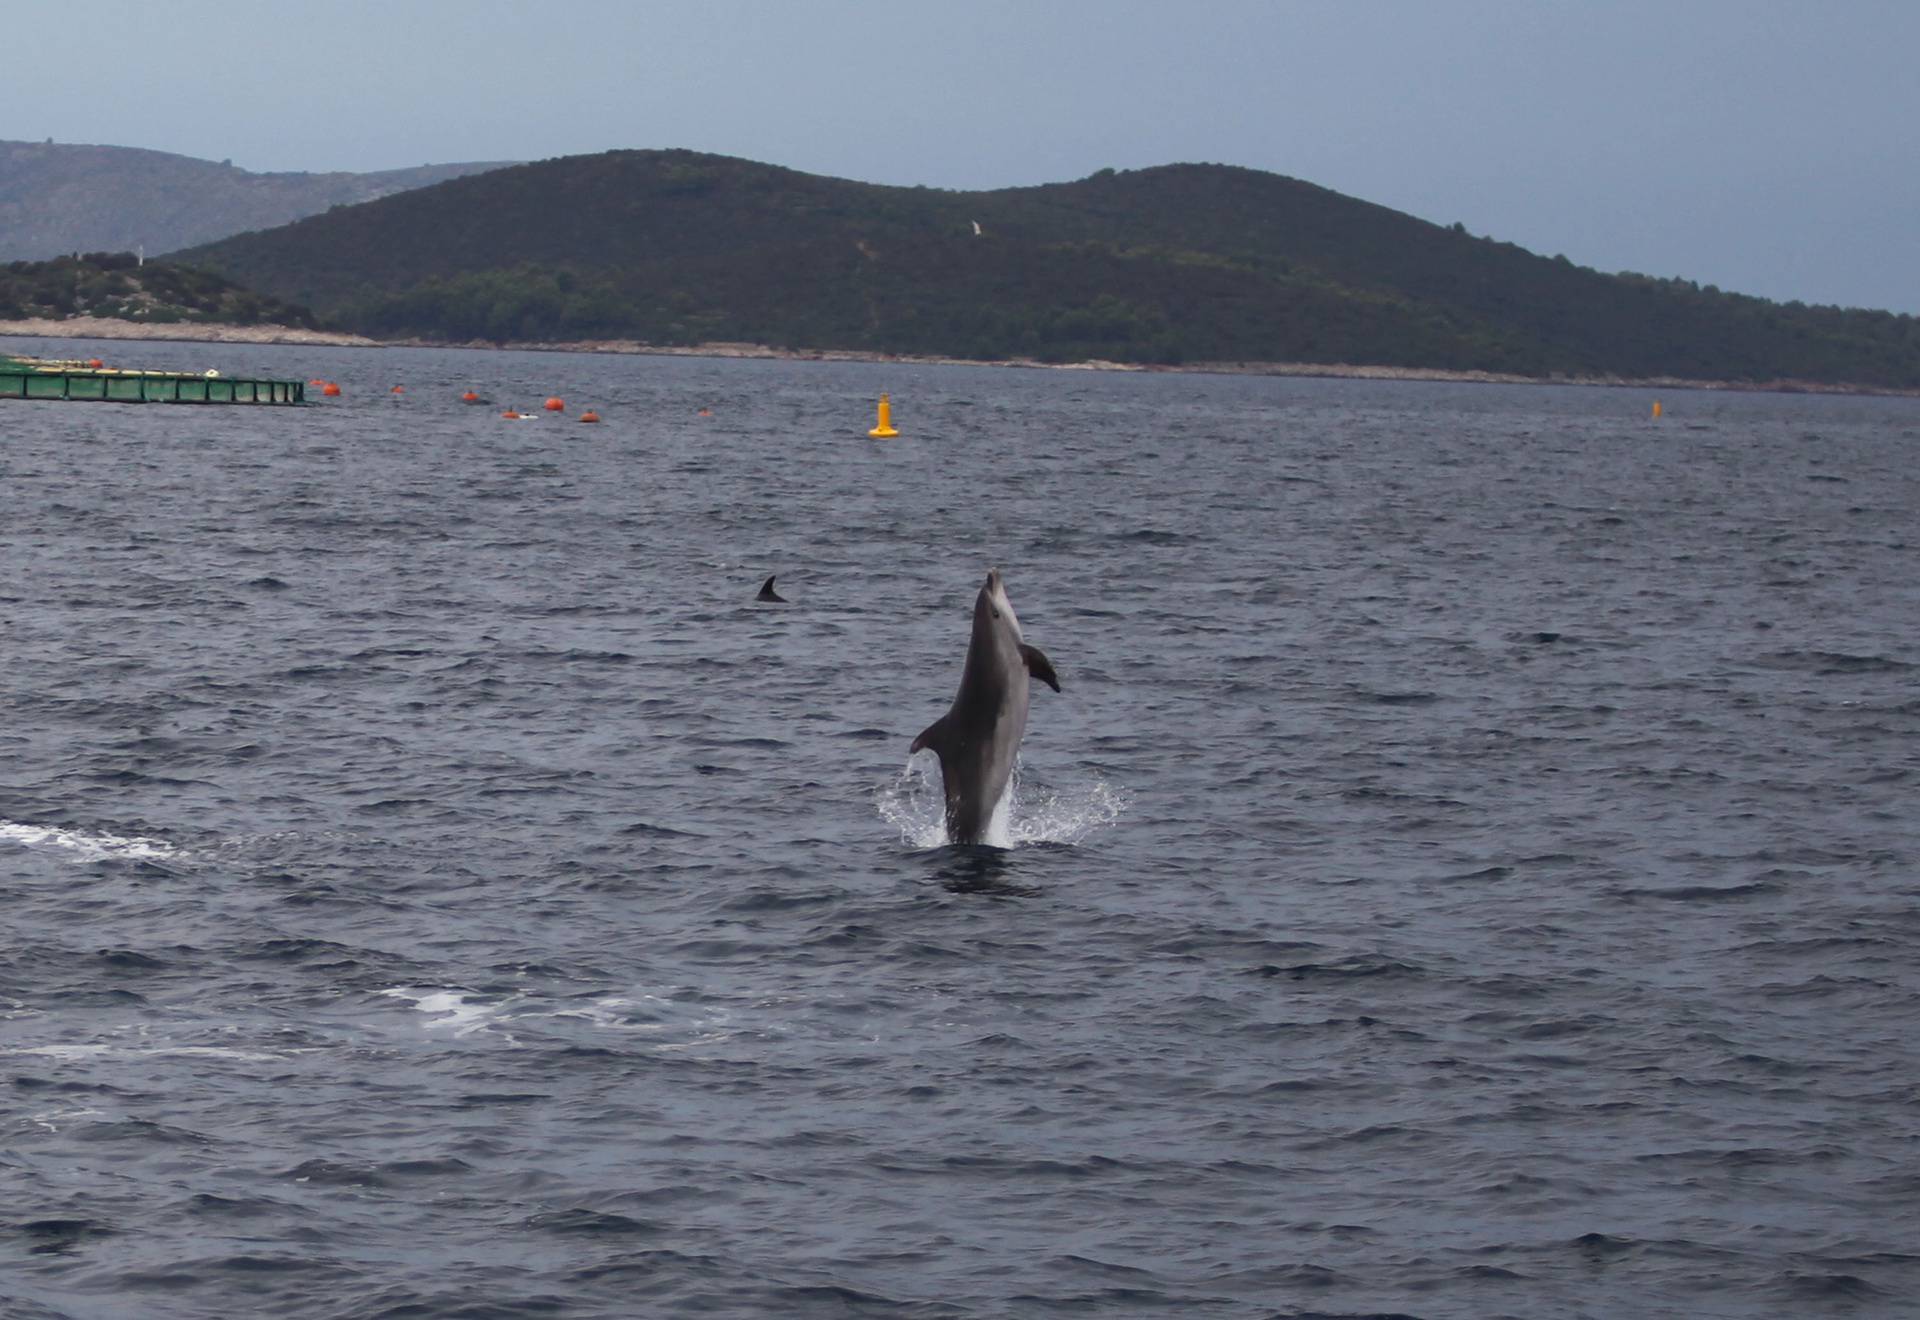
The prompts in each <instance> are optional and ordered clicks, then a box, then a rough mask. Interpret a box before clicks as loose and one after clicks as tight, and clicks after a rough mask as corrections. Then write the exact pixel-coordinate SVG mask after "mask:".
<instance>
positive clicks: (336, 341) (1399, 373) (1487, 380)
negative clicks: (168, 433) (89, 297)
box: [0, 316, 1920, 398]
mask: <svg viewBox="0 0 1920 1320" xmlns="http://www.w3.org/2000/svg"><path fill="white" fill-rule="evenodd" d="M0 337H8V338H27V339H122V340H154V341H167V342H176V343H190V344H292V345H310V346H313V347H332V348H463V349H479V350H486V351H513V352H526V353H613V354H630V355H637V356H653V357H701V358H760V359H769V360H776V361H786V362H898V363H904V364H911V365H916V366H961V367H1027V368H1033V369H1036V370H1045V371H1124V372H1132V373H1145V374H1155V373H1157V374H1187V375H1230V376H1306V377H1325V378H1328V379H1333V380H1403V381H1440V382H1454V383H1461V384H1475V385H1583V386H1593V387H1609V388H1631V389H1669V390H1723V391H1734V392H1738V393H1757V394H1844V395H1862V396H1885V397H1890V398H1920V390H1903V389H1893V388H1888V387H1881V386H1870V385H1853V384H1829V383H1826V382H1821V381H1800V380H1776V381H1728V380H1689V379H1686V378H1684V377H1678V376H1649V377H1638V378H1628V377H1620V376H1552V377H1541V376H1521V375H1514V374H1510V373H1506V372H1498V371H1450V370H1445V369H1442V368H1436V367H1383V366H1367V365H1354V364H1349V363H1324V362H1189V363H1184V364H1181V365H1179V366H1159V365H1143V364H1140V363H1132V362H1103V361H1099V360H1097V359H1095V360H1090V361H1085V362H1039V361H1035V360H1032V359H1026V358H1003V359H998V360H990V361H982V360H979V359H974V358H955V357H930V356H923V355H916V354H909V353H874V352H866V351H860V350H852V349H831V348H828V349H786V348H771V347H769V346H767V345H765V344H745V343H708V344H693V345H687V346H677V345H661V344H646V343H641V342H640V341H638V340H632V339H596V340H583V341H579V342H570V343H544V342H543V343H532V342H527V343H521V342H508V343H503V344H496V343H491V342H488V341H484V340H474V341H470V342H463V343H456V342H448V341H443V340H427V339H370V338H368V337H367V336H365V335H354V334H343V333H340V332H338V331H331V330H307V329H302V328H300V327H298V326H285V325H224V324H216V323H212V322H184V321H175V322H171V323H167V324H154V323H151V322H143V321H122V320H114V319H110V318H107V317H94V316H76V317H67V318H64V319H52V318H38V319H29V320H14V321H0Z"/></svg>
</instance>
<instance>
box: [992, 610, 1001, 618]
mask: <svg viewBox="0 0 1920 1320" xmlns="http://www.w3.org/2000/svg"><path fill="white" fill-rule="evenodd" d="M993 617H994V618H996V619H997V618H999V617H1000V611H999V610H995V611H994V612H993Z"/></svg>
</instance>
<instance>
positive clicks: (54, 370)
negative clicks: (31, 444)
mask: <svg viewBox="0 0 1920 1320" xmlns="http://www.w3.org/2000/svg"><path fill="white" fill-rule="evenodd" d="M0 399H80V400H91V401H93V402H96V403H248V404H274V403H279V404H293V403H305V402H306V401H307V387H306V385H305V384H303V383H302V382H300V381H297V380H248V379H243V378H241V377H238V376H222V375H220V374H219V373H218V372H208V373H207V374H206V375H203V376H196V375H193V374H192V373H191V372H185V371H134V370H127V369H122V368H117V367H96V366H94V365H93V364H92V363H90V362H47V361H43V360H41V359H39V358H10V357H0Z"/></svg>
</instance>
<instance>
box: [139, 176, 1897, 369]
mask: <svg viewBox="0 0 1920 1320" xmlns="http://www.w3.org/2000/svg"><path fill="white" fill-rule="evenodd" d="M175 259H177V260H179V261H181V262H185V263H189V264H195V265H201V266H205V267H206V268H208V269H211V270H214V271H218V272H220V273H222V274H223V275H225V276H227V277H229V278H232V279H235V280H238V281H240V282H242V283H244V284H246V285H248V286H250V287H253V288H256V289H259V290H261V291H263V292H265V293H268V294H271V295H273V296H275V297H278V298H282V299H286V300H289V301H292V302H296V303H300V304H304V305H306V306H310V307H312V308H313V309H314V311H315V312H316V313H317V314H318V315H319V316H320V317H321V318H322V319H323V320H324V321H326V322H328V323H330V324H332V325H333V326H335V327H336V328H340V329H345V330H352V331H356V332H359V333H363V334H369V335H375V336H386V337H398V336H416V337H422V338H431V339H439V340H450V341H469V340H492V341H509V340H511V341H520V342H526V341H534V342H550V343H566V342H577V341H584V340H595V339H608V338H622V339H632V340H639V341H643V342H647V343H651V344H657V345H687V344H697V343H702V342H708V341H716V340H718V341H745V342H753V343H762V344H768V345H772V346H774V347H777V348H790V349H809V350H841V351H863V352H889V353H916V354H929V355H945V356H955V357H968V358H1004V357H1030V358H1037V359H1040V360H1043V361H1070V360H1082V359H1106V360H1113V361H1122V362H1141V363H1177V362H1183V361H1185V362H1193V361H1210V362H1220V361H1241V362H1296V363H1325V364H1334V363H1342V364H1362V365H1372V366H1381V367H1405V368H1420V369H1444V370H1454V371H1488V372H1501V373H1513V374H1519V375H1524V376H1531V377H1549V376H1555V375H1566V376H1581V377H1593V376H1620V377H1650V376H1680V377H1689V378H1695V379H1721V380H1733V381H1755V382H1765V381H1778V380H1798V381H1806V382H1821V383H1851V384H1860V385H1868V386H1874V387H1879V388H1916V387H1920V321H1916V319H1915V318H1913V317H1906V316H1894V315H1892V314H1891V313H1886V312H1873V311H1848V310H1841V309H1837V308H1819V307H1806V306H1801V305H1799V304H1776V303H1772V302H1768V301H1766V300H1763V299H1759V298H1751V297H1744V296H1741V295H1738V294H1732V293H1723V292H1721V291H1720V290H1718V289H1714V288H1712V287H1711V286H1708V287H1705V288H1702V287H1700V286H1698V285H1695V284H1693V283H1691V282H1689V281H1686V280H1681V279H1655V278H1651V277H1647V276H1642V275H1635V274H1623V275H1608V274H1602V273H1600V272H1597V271H1594V270H1590V269H1587V268H1584V267H1580V266H1576V265H1574V264H1573V263H1571V262H1569V261H1568V260H1566V259H1565V258H1564V257H1554V258H1548V257H1542V256H1538V255H1535V254H1533V253H1530V252H1527V251H1525V250H1523V249H1521V248H1519V247H1517V246H1514V245H1513V244H1510V243H1502V242H1498V241H1495V240H1493V239H1489V238H1483V237H1476V236H1474V235H1471V234H1468V233H1467V232H1466V231H1465V230H1464V229H1463V228H1461V227H1460V226H1458V225H1454V226H1451V227H1445V226H1441V225H1437V224H1433V223H1430V222H1428V221H1425V220H1421V219H1418V218H1416V217H1413V216H1410V215H1406V214H1403V213H1401V212H1397V211H1393V210H1390V209H1388V208H1386V207H1382V206H1377V205H1374V204H1373V203H1369V202H1365V201H1361V200H1358V199H1356V198H1351V197H1346V196H1342V195H1341V194H1339V193H1335V192H1331V191H1329V190H1327V189H1324V188H1320V187H1316V186H1315V185H1313V184H1310V183H1306V182H1303V181H1301V180H1297V179H1291V178H1287V177H1284V176H1281V175H1276V174H1269V173H1264V172H1261V171H1256V170H1249V169H1242V168H1237V167H1231V166H1222V165H1193V164H1186V165H1168V166H1161V167H1156V168H1152V169H1143V170H1133V171H1124V172H1116V171H1111V170H1103V171H1101V172H1099V173H1097V174H1095V175H1093V176H1091V177H1089V178H1085V179H1081V180H1078V181H1076V182H1071V183H1057V184H1047V185H1042V186H1039V187H1031V188H1012V189H1001V190H993V191H983V192H947V191H941V190H935V189H926V188H899V187H887V186H882V185H877V184H867V183H858V182H853V181H849V180H842V179H833V178H826V177H822V176H818V175H810V174H804V173H801V172H799V171H795V170H788V169H783V168H780V167H777V166H771V165H763V164H758V163H755V162H752V161H744V160H737V159H733V158H728V157H720V156H711V155H704V154H699V153H694V152H688V151H615V152H607V153H604V154H600V155H593V156H575V157H563V158H560V159H556V160H548V161H541V162H538V163H535V164H529V165H521V166H517V167H513V168H508V169H502V170H497V171H493V172H490V173H487V174H481V175H471V176H467V177H463V178H459V179H454V180H450V181H447V182H444V183H440V184H436V185H433V186H430V187H425V188H421V189H417V190H414V191H410V192H406V193H401V194H398V195H396V196H390V197H386V198H382V199H380V200H377V201H373V202H369V203H366V204H363V205H359V206H352V207H341V208H338V209H336V210H332V211H329V212H327V213H325V214H320V215H315V216H311V217H309V218H307V219H304V220H301V221H298V222H296V223H294V224H291V225H287V226H285V227H283V228H280V229H276V230H271V231H267V232H263V233H253V234H245V235H240V236H238V237H234V238H229V239H225V240H222V241H220V242H217V243H212V244H207V245H203V246H200V247H197V248H193V249H190V250H187V251H183V252H180V253H177V254H175Z"/></svg>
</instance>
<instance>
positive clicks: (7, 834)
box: [0, 820, 179, 862]
mask: <svg viewBox="0 0 1920 1320" xmlns="http://www.w3.org/2000/svg"><path fill="white" fill-rule="evenodd" d="M0 842H8V843H18V844H22V845H24V846H25V847H28V848H42V849H48V850H51V851H53V852H55V853H64V854H65V855H66V857H67V860H69V861H72V862H98V861H102V860H105V859H108V858H117V859H131V860H141V861H156V860H165V859H168V858H172V857H177V856H179V850H178V849H176V848H175V847H174V846H173V845H172V844H170V843H168V842H167V841H166V840H164V839H151V838H148V837H146V836H145V835H138V834H136V835H120V834H106V833H97V834H96V833H89V832H88V831H85V830H68V829H61V828H60V827H59V826H57V825H22V824H20V823H18V822H16V821H10V820H0Z"/></svg>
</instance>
